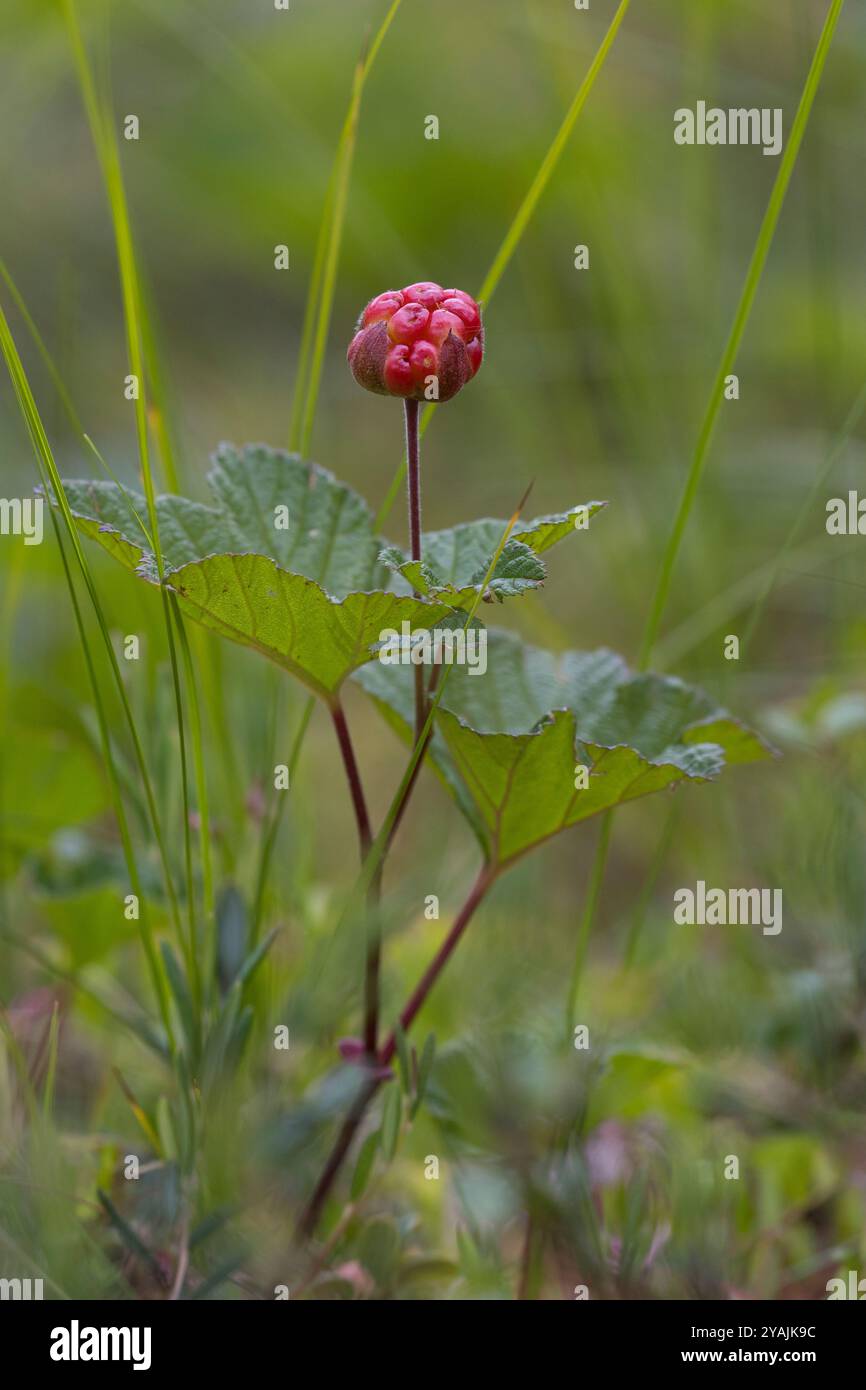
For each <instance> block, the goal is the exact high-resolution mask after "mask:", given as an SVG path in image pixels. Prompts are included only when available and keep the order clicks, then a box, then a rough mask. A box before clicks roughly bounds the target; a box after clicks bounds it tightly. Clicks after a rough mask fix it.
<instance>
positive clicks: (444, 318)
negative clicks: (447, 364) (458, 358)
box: [427, 309, 466, 347]
mask: <svg viewBox="0 0 866 1390" xmlns="http://www.w3.org/2000/svg"><path fill="white" fill-rule="evenodd" d="M465 327H466V325H465V324H464V322H463V320H462V319H460V318H458V317H457V315H456V314H450V313H449V312H448V310H447V309H434V310H433V313H432V314H431V315H430V324H429V326H428V328H427V337H428V338H429V339H430V341H431V343H435V344H436V346H437V347H441V346H442V344H443V343H444V342H445V339H446V338H447V337H448V334H449V333H456V334H457V336H458V338H462V337H463V330H464V328H465Z"/></svg>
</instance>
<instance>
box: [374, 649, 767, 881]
mask: <svg viewBox="0 0 866 1390" xmlns="http://www.w3.org/2000/svg"><path fill="white" fill-rule="evenodd" d="M357 679H358V680H359V682H360V684H361V685H363V687H364V689H365V690H366V691H367V693H368V694H369V695H371V696H372V698H373V699H374V700H375V701H376V703H377V705H378V707H379V709H380V711H381V712H382V713H383V714H384V715H385V717H386V718H387V719H388V721H389V723H391V725H392V727H394V728H395V729H397V731H398V732H399V733H400V734H401V736H402V737H403V738H404V739H405V740H407V741H408V740H409V738H410V737H411V734H410V731H411V727H412V725H411V717H412V687H411V674H407V669H406V668H405V667H398V666H385V665H382V664H381V663H378V662H377V663H373V664H372V665H370V666H369V667H367V668H365V670H364V671H361V672H359V673H358V675H357ZM769 751H770V750H769V749H768V748H767V746H766V745H765V744H764V743H763V742H762V741H761V740H760V739H759V738H758V736H757V735H756V734H754V733H752V732H751V731H750V730H748V729H747V728H746V727H745V726H743V725H742V724H739V723H738V722H737V721H736V720H735V719H733V718H731V716H730V715H728V714H727V712H726V711H724V710H721V709H719V708H718V707H717V706H716V705H715V703H714V702H713V701H712V700H711V699H710V698H709V696H707V695H705V694H704V693H703V692H702V691H700V690H697V689H695V688H694V687H692V686H689V685H686V684H685V683H684V682H683V681H680V680H678V679H676V678H675V677H673V676H657V675H652V674H639V675H634V674H632V673H631V672H630V671H629V670H628V667H627V666H626V665H625V663H624V662H623V660H622V659H621V658H620V657H618V656H616V655H615V653H613V652H610V651H607V650H604V649H602V650H599V651H594V652H564V653H560V654H558V655H554V654H553V653H550V652H545V651H541V650H539V649H538V648H535V647H530V646H527V645H526V644H524V643H523V642H522V641H521V640H520V639H519V638H517V637H515V636H514V635H513V634H511V633H506V632H500V631H496V630H493V629H488V632H487V670H486V672H484V673H483V674H479V673H473V672H472V671H471V669H470V668H468V667H466V666H456V667H455V668H454V670H453V671H452V672H451V674H450V675H449V677H448V685H447V687H446V689H445V693H444V696H443V700H442V703H441V705H440V707H439V711H438V713H437V729H436V732H435V734H434V737H433V739H432V740H431V745H430V750H429V753H428V756H429V757H430V759H431V761H432V763H433V766H434V767H435V769H436V771H437V772H438V774H439V776H440V777H441V778H442V780H443V782H444V783H445V785H446V786H447V787H448V789H449V791H450V792H451V793H452V795H453V796H454V798H455V800H456V801H457V803H458V805H459V806H460V808H461V810H462V811H463V812H464V814H465V815H466V817H467V819H468V820H469V822H470V824H471V825H472V828H473V829H474V831H475V833H476V835H477V836H478V839H479V841H480V843H481V846H482V849H483V851H484V854H485V856H486V857H487V858H488V859H489V860H490V862H492V863H493V864H495V865H497V866H500V867H501V866H504V865H506V864H508V863H511V862H513V860H515V859H517V858H518V857H519V856H520V855H521V854H524V853H526V851H527V850H529V849H531V848H532V847H533V846H534V845H536V844H539V843H540V842H541V841H542V840H545V839H548V838H549V837H550V836H551V835H555V834H557V833H558V832H559V831H560V830H564V829H565V828H567V827H568V826H571V825H574V824H576V823H577V822H579V821H582V820H585V819H587V818H588V817H590V816H594V815H597V814H598V813H599V812H600V811H604V810H608V809H609V808H610V807H612V806H616V805H619V804H620V803H622V802H624V801H631V800H634V799H635V798H637V797H641V796H646V795H649V794H650V793H651V792H654V791H660V790H662V789H663V788H665V787H669V786H672V785H674V784H676V783H677V782H681V781H705V780H707V779H709V778H713V777H716V776H718V774H719V773H720V772H721V770H722V768H723V766H724V765H725V763H726V762H728V763H740V762H751V761H754V760H756V759H759V758H764V757H767V756H769ZM578 764H581V765H583V766H586V767H587V768H588V769H589V779H588V785H587V786H586V787H585V788H580V789H577V788H576V787H575V768H576V765H578Z"/></svg>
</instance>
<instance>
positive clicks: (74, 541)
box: [0, 307, 174, 1050]
mask: <svg viewBox="0 0 866 1390" xmlns="http://www.w3.org/2000/svg"><path fill="white" fill-rule="evenodd" d="M0 348H2V352H3V356H4V359H5V361H6V365H7V367H8V369H9V375H10V377H11V379H12V385H13V388H14V390H15V394H16V397H17V399H18V403H19V406H20V408H21V413H22V415H23V416H24V420H25V423H26V425H27V429H28V432H29V434H30V439H31V442H32V444H33V449H34V453H35V455H36V462H37V467H38V470H39V475H40V478H41V479H42V484H43V487H45V488H46V490H47V489H48V488H49V487H51V488H53V490H54V493H55V496H56V498H57V501H58V504H59V506H60V510H61V514H62V516H63V520H64V523H65V526H66V531H67V536H68V539H69V543H70V544H71V545H72V548H73V550H74V552H75V556H76V559H77V561H78V565H79V569H80V571H81V574H82V577H83V579H84V584H85V587H86V589H87V591H88V595H89V597H90V601H91V604H92V605H93V610H94V613H95V615H96V620H97V624H98V626H99V630H100V633H101V636H102V640H103V643H104V646H105V650H106V654H107V656H108V660H109V663H110V666H111V670H112V674H113V676H114V681H115V685H116V687H117V690H118V694H119V696H120V700H121V704H122V707H123V711H124V716H125V719H126V722H127V726H128V727H129V730H130V735H131V737H132V740H133V744H134V746H135V748H136V754H137V757H138V761H139V766H140V769H141V773H142V780H143V782H144V785H145V793H146V796H147V800H148V807H149V810H150V813H151V819H152V820H153V816H154V813H155V804H154V801H153V791H152V788H151V787H150V778H149V775H148V772H147V765H146V763H145V762H144V757H143V753H142V750H141V743H140V740H139V738H138V731H137V729H136V726H135V721H134V719H133V716H132V710H131V708H130V705H129V700H128V697H127V694H126V690H125V687H124V685H123V681H122V679H121V675H120V670H119V667H118V664H117V657H116V655H115V652H114V647H113V646H112V643H111V636H110V634H109V631H108V625H107V622H106V619H105V614H104V613H103V611H102V605H101V603H100V601H99V596H98V594H97V592H96V588H95V585H94V583H93V580H92V577H91V575H90V570H89V568H88V564H87V559H86V556H85V555H84V551H83V549H82V546H81V541H80V538H79V535H78V531H77V529H76V526H75V522H74V520H73V517H72V513H71V512H70V510H69V503H68V501H67V499H66V494H65V493H64V491H63V485H62V483H61V481H60V475H59V473H58V471H57V466H56V464H55V462H54V456H53V454H52V452H51V446H50V444H49V442H48V438H47V435H46V434H45V430H44V427H43V425H42V420H41V417H40V415H39V411H38V409H37V406H36V402H35V400H34V398H33V393H32V391H31V390H30V384H29V382H28V380H27V376H26V373H25V371H24V367H23V364H22V362H21V359H20V357H19V355H18V350H17V348H16V346H15V341H14V339H13V337H12V334H11V332H10V330H9V325H8V323H7V320H6V316H5V314H4V313H3V310H2V307H0ZM50 515H51V518H52V523H53V525H54V529H55V534H56V536H57V540H58V545H59V549H60V556H61V561H62V564H63V570H64V575H65V578H66V583H67V587H68V589H69V594H70V598H71V600H72V608H73V614H74V617H75V623H76V627H77V630H78V635H79V640H80V641H81V647H82V651H83V654H84V660H85V664H86V667H87V673H88V678H89V680H90V684H91V689H92V691H93V700H94V707H95V709H96V717H97V721H98V724H99V733H100V742H101V745H102V751H103V757H104V760H105V767H106V771H107V774H108V780H109V787H110V790H111V795H112V801H113V803H114V810H115V814H116V816H117V823H118V829H119V832H120V837H121V843H122V846H123V853H124V859H125V862H126V868H127V873H128V875H129V881H130V887H131V888H132V891H133V892H134V893H135V896H136V897H137V898H138V901H139V918H138V922H139V933H140V936H141V940H142V946H143V949H144V953H145V958H146V960H147V963H148V968H149V970H150V973H151V979H152V982H153V987H154V992H155V994H156V998H157V1003H158V1006H159V1011H160V1016H161V1018H162V1022H163V1026H164V1027H165V1030H166V1036H167V1037H168V1039H169V1043H170V1045H171V1047H172V1050H173V1048H174V1038H173V1032H172V1028H171V1019H170V1015H169V1009H168V987H167V982H166V980H165V976H164V974H163V971H162V968H161V965H160V962H159V959H158V956H157V953H156V950H155V947H154V943H153V936H152V933H151V930H150V925H149V917H148V913H147V904H146V900H145V897H144V894H143V892H142V887H141V878H140V875H139V872H138V866H137V861H136V858H135V852H134V850H133V847H132V839H131V836H130V833H129V824H128V821H127V817H126V812H125V809H124V806H123V799H122V797H121V794H120V783H119V780H118V775H117V768H116V765H115V760H114V754H113V752H112V748H111V736H110V732H109V724H108V717H107V714H106V710H105V705H104V702H103V699H102V692H101V690H100V688H99V680H98V677H97V675H96V667H95V664H94V660H93V654H92V652H91V649H90V643H89V640H88V637H87V631H86V628H85V626H84V619H83V616H82V613H81V608H80V606H79V603H78V596H77V594H76V592H75V585H74V582H73V579H72V574H71V571H70V569H69V563H68V559H67V556H66V549H65V546H64V544H63V536H62V532H61V529H60V523H59V521H58V517H57V512H56V511H55V509H54V508H53V507H52V508H51V509H50ZM157 827H158V819H157V821H156V823H155V826H154V833H155V835H158V829H157Z"/></svg>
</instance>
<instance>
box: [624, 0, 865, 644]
mask: <svg viewBox="0 0 866 1390" xmlns="http://www.w3.org/2000/svg"><path fill="white" fill-rule="evenodd" d="M843 4H844V0H832V3H831V5H830V8H829V10H828V11H827V17H826V19H825V21H824V27H823V29H822V30H821V37H820V38H819V40H818V46H817V48H816V49H815V53H814V56H813V58H812V64H811V67H810V68H809V72H808V75H807V77H806V83H805V86H804V88H803V92H802V95H801V97H800V103H799V106H798V107H797V113H796V115H795V117H794V123H793V125H792V126H791V134H790V135H789V137H788V143H787V145H786V147H785V150H784V153H783V155H782V162H781V164H780V165H779V172H778V173H777V175H776V178H775V181H774V183H773V187H772V191H771V193H770V201H769V202H768V204H767V210H766V212H765V213H764V218H763V221H762V222H761V226H760V230H759V232H758V239H757V241H756V243H755V249H754V251H753V252H752V258H751V261H750V262H749V268H748V270H747V272H746V279H745V283H744V285H743V290H742V293H741V295H740V301H739V304H738V305H737V309H736V313H735V314H734V321H733V323H732V325H731V331H730V333H729V335H728V341H727V343H726V344H725V349H724V352H723V353H722V358H721V361H720V363H719V367H718V371H717V372H716V377H715V381H714V382H713V386H712V390H711V392H710V399H709V402H708V404H707V408H706V412H705V414H704V418H703V421H702V423H701V428H700V432H699V434H698V438H697V443H696V445H695V451H694V455H693V457H692V462H691V466H690V468H689V471H688V475H687V477H686V481H685V486H684V488H683V492H682V496H681V498H680V504H679V507H678V509H677V514H676V516H675V518H674V523H673V526H672V528H671V532H670V535H669V537H668V543H667V546H666V548H665V552H664V555H663V557H662V563H661V568H660V571H659V577H658V580H657V582H656V587H655V591H654V593H653V598H652V603H651V605H650V611H649V616H648V618H647V622H646V626H645V629H644V634H643V640H642V643H641V650H640V658H639V666H640V668H641V670H646V668H647V666H648V664H649V661H650V658H651V656H652V651H653V647H654V645H655V640H656V637H657V636H658V631H659V627H660V625H661V620H662V616H663V614H664V610H665V606H666V604H667V600H668V595H669V593H670V587H671V581H672V578H673V572H674V566H675V564H676V561H677V556H678V554H679V549H680V545H681V543H682V539H683V535H684V533H685V529H686V526H687V524H688V521H689V517H690V516H691V512H692V508H693V506H694V503H695V498H696V497H697V493H698V487H699V486H700V482H701V477H702V475H703V471H704V465H705V463H706V459H707V454H708V452H709V448H710V444H711V442H712V438H713V433H714V430H715V425H716V420H717V417H718V414H719V410H720V409H721V405H722V401H723V399H724V386H725V378H726V377H727V376H728V375H729V373H730V372H731V371H732V370H733V367H734V364H735V362H736V359H737V354H738V352H739V349H740V344H741V342H742V339H743V334H744V333H745V330H746V325H747V323H748V321H749V315H750V314H751V311H752V305H753V304H754V302H755V295H756V294H757V291H758V286H759V284H760V282H761V276H762V274H763V270H764V266H765V265H766V262H767V257H768V255H769V253H770V247H771V246H772V244H773V237H774V234H775V231H776V226H777V224H778V221H779V214H780V213H781V211H782V204H783V202H784V200H785V194H786V192H787V190H788V184H789V183H790V181H791V175H792V173H793V171H794V165H795V164H796V162H797V155H798V153H799V150H800V145H801V144H802V141H803V135H804V134H805V131H806V126H807V124H808V121H809V114H810V112H811V110H812V104H813V102H814V100H815V95H816V93H817V91H818V87H819V85H820V82H821V74H822V73H823V71H824V64H825V62H826V60H827V54H828V52H829V49H830V44H831V42H832V40H833V34H834V33H835V30H836V25H837V23H838V20H839V15H840V14H841V12H842V6H843Z"/></svg>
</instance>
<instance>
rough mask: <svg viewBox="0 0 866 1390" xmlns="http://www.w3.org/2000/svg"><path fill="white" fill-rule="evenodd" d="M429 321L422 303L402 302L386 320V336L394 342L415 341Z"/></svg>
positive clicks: (427, 313)
mask: <svg viewBox="0 0 866 1390" xmlns="http://www.w3.org/2000/svg"><path fill="white" fill-rule="evenodd" d="M429 322H430V314H429V311H428V310H427V309H425V308H424V305H423V304H404V305H403V307H402V309H398V310H397V311H396V313H394V314H392V315H391V317H390V318H389V320H388V337H389V338H390V339H391V341H392V342H394V343H415V342H417V341H418V339H419V338H420V337H421V335H422V333H423V332H424V331H425V329H426V327H427V325H428V323H429Z"/></svg>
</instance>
